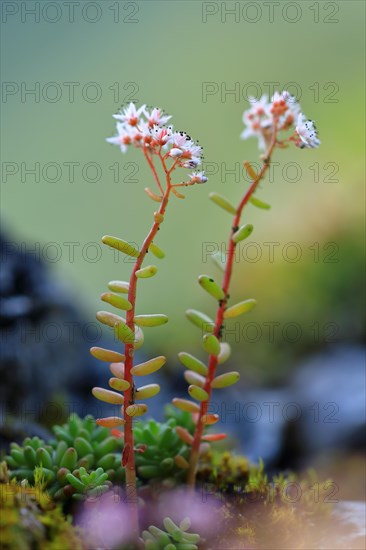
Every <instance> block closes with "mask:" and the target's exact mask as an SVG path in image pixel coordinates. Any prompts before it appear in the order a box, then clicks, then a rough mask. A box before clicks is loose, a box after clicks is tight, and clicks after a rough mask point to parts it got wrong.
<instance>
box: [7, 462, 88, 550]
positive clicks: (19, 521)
mask: <svg viewBox="0 0 366 550" xmlns="http://www.w3.org/2000/svg"><path fill="white" fill-rule="evenodd" d="M1 472H2V473H1V479H0V509H1V514H0V517H1V519H0V540H1V548H2V549H3V550H14V549H15V548H16V549H17V550H29V549H30V548H42V550H60V549H66V548H72V549H73V550H84V549H86V546H85V544H84V542H83V540H82V537H81V530H80V529H78V528H76V527H74V526H73V525H72V524H71V520H70V518H65V517H64V515H63V513H62V511H61V509H60V508H59V507H58V506H56V505H55V504H54V503H53V502H52V500H51V499H50V497H49V496H48V494H47V493H46V492H44V491H43V490H42V489H41V488H40V487H39V486H38V487H37V486H36V487H30V486H29V485H28V484H26V483H22V484H20V483H17V482H16V481H15V480H13V481H9V479H8V478H7V477H8V476H7V475H6V469H5V468H4V465H2V469H1Z"/></svg>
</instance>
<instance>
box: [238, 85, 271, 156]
mask: <svg viewBox="0 0 366 550" xmlns="http://www.w3.org/2000/svg"><path fill="white" fill-rule="evenodd" d="M248 99H249V103H250V105H251V107H250V109H247V110H246V111H244V113H243V122H244V124H245V126H246V128H245V129H244V130H243V132H242V133H241V134H240V137H241V139H248V138H249V137H256V138H257V139H258V147H259V149H260V150H263V151H264V149H265V147H266V142H265V139H264V137H263V133H264V132H265V131H266V130H267V129H269V128H270V127H271V125H272V115H271V113H270V112H269V109H270V104H269V103H268V96H267V95H263V96H262V97H261V98H260V99H256V98H253V97H249V98H248Z"/></svg>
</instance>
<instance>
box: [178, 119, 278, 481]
mask: <svg viewBox="0 0 366 550" xmlns="http://www.w3.org/2000/svg"><path fill="white" fill-rule="evenodd" d="M276 142H277V130H276V126H275V127H274V131H273V134H272V138H271V142H270V144H269V146H268V149H267V151H266V154H265V155H264V160H263V165H262V168H261V170H260V171H259V172H258V174H257V176H256V177H255V179H254V180H253V182H252V184H251V186H250V187H249V189H248V191H247V192H246V193H245V195H244V196H243V198H242V199H241V201H240V203H239V205H238V208H237V210H236V213H235V215H234V219H233V222H232V227H231V230H230V236H229V242H228V252H227V259H226V265H225V272H224V277H223V282H222V290H223V292H224V295H225V297H224V299H223V300H220V302H219V307H218V309H217V313H216V319H215V326H214V330H213V334H214V336H215V337H216V338H217V339H218V340H219V341H221V340H222V329H223V322H224V313H225V309H226V306H227V300H228V295H229V288H230V282H231V276H232V271H233V263H234V257H235V246H236V243H235V242H234V240H233V235H234V233H235V232H236V231H237V230H238V227H239V225H240V220H241V216H242V213H243V209H244V207H245V205H246V204H247V203H248V201H249V199H250V198H251V196H252V195H253V193H254V192H255V190H256V189H257V187H258V185H259V183H260V181H261V180H262V179H263V178H264V176H265V174H266V172H267V170H268V168H269V165H270V161H271V157H272V153H273V150H274V148H275V146H276ZM217 365H218V357H217V355H213V354H210V356H209V360H208V373H207V376H206V380H205V384H204V387H203V389H204V391H205V392H207V395H208V398H207V399H206V400H205V401H202V402H201V405H200V410H199V413H198V420H197V425H196V430H195V433H194V438H193V443H192V447H191V455H190V461H189V469H188V475H187V483H188V485H189V486H190V487H191V488H194V486H195V481H196V472H197V464H198V459H199V454H200V445H201V442H202V436H203V432H204V429H205V424H204V422H203V418H204V417H205V416H206V415H207V413H208V408H209V403H210V398H211V393H212V381H213V379H214V377H215V374H216V369H217Z"/></svg>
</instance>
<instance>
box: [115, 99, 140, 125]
mask: <svg viewBox="0 0 366 550" xmlns="http://www.w3.org/2000/svg"><path fill="white" fill-rule="evenodd" d="M143 113H145V105H142V107H140V108H139V109H136V105H135V104H134V103H132V102H131V103H130V104H129V105H128V106H127V107H125V108H124V109H123V111H122V112H121V113H118V114H117V115H113V117H114V118H115V119H116V120H118V121H120V122H125V123H126V124H129V125H130V126H137V124H138V123H139V121H140V116H141V114H143Z"/></svg>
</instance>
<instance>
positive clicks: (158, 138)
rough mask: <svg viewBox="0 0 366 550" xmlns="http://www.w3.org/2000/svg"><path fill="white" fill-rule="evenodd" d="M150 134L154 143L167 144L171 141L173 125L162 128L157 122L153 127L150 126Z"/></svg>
mask: <svg viewBox="0 0 366 550" xmlns="http://www.w3.org/2000/svg"><path fill="white" fill-rule="evenodd" d="M150 135H151V137H152V145H166V144H167V143H168V142H169V141H170V137H171V135H172V127H171V126H168V128H165V127H163V128H160V126H158V125H157V124H155V125H154V127H153V128H150Z"/></svg>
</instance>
